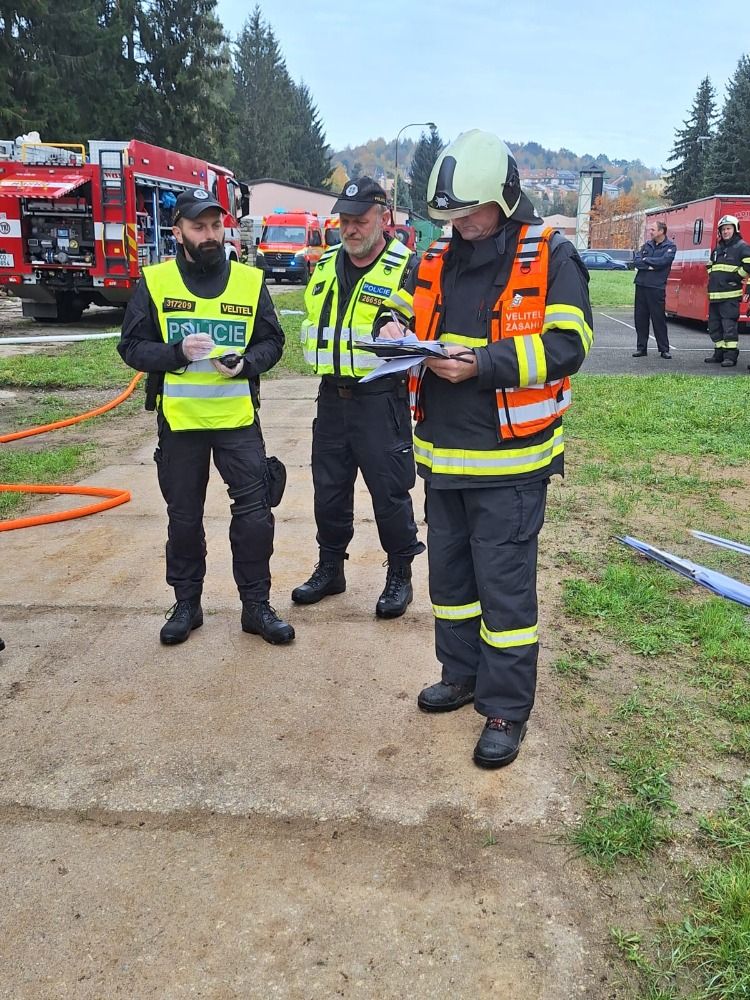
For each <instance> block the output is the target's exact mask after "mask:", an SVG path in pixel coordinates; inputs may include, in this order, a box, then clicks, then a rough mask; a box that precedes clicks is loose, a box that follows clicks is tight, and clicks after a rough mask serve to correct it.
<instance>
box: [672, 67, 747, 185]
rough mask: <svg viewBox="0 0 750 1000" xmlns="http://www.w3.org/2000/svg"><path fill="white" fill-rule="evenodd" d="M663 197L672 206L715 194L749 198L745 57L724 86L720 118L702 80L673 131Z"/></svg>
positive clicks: (707, 83)
mask: <svg viewBox="0 0 750 1000" xmlns="http://www.w3.org/2000/svg"><path fill="white" fill-rule="evenodd" d="M668 162H669V163H673V164H674V166H673V167H672V168H671V169H670V171H669V175H668V178H667V185H666V188H665V192H664V193H665V195H666V196H667V197H668V198H669V200H670V201H671V202H672V204H679V203H680V202H683V201H692V200H693V199H695V198H705V197H707V196H709V195H714V194H750V57H748V56H742V58H741V59H740V61H739V62H738V64H737V68H736V70H735V72H734V75H733V76H732V78H731V79H730V81H729V83H728V84H727V92H726V98H725V101H724V107H723V108H722V111H721V114H718V113H717V110H716V99H715V94H714V88H713V86H712V85H711V81H710V80H709V78H708V77H706V78H705V79H703V80H701V83H700V86H699V87H698V92H697V94H696V95H695V99H694V101H693V105H692V108H691V110H690V115H689V117H688V118H687V119H686V121H684V122H683V127H682V128H680V129H677V130H676V132H675V142H674V146H673V148H672V155H671V156H670V157H669V161H668Z"/></svg>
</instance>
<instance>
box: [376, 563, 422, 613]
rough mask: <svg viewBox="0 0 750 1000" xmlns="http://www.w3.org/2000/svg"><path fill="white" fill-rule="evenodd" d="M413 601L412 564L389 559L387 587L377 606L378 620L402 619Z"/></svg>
mask: <svg viewBox="0 0 750 1000" xmlns="http://www.w3.org/2000/svg"><path fill="white" fill-rule="evenodd" d="M413 599H414V591H413V590H412V586H411V563H410V562H397V561H396V560H390V559H389V560H388V574H387V576H386V578H385V587H384V588H383V593H382V594H381V595H380V597H379V598H378V603H377V604H376V605H375V614H376V615H377V616H378V618H400V617H401V615H402V614H403V613H404V611H406V609H407V607H408V606H409V605H410V604H411V602H412V600H413Z"/></svg>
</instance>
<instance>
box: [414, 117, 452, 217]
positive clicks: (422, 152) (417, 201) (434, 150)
mask: <svg viewBox="0 0 750 1000" xmlns="http://www.w3.org/2000/svg"><path fill="white" fill-rule="evenodd" d="M444 145H445V143H444V142H443V140H442V139H441V138H440V134H439V132H438V130H437V128H436V127H435V126H434V125H431V126H430V134H429V135H427V134H426V133H425V132H422V134H421V135H420V137H419V142H418V143H417V148H416V149H415V150H414V156H413V157H412V161H411V183H410V190H411V201H412V206H413V208H414V211H415V212H416V213H417V215H421V216H423V217H424V218H426V217H427V182H428V181H429V179H430V174H431V173H432V168H433V167H434V166H435V161H436V160H437V158H438V156H440V153H441V150H442V149H443V146H444Z"/></svg>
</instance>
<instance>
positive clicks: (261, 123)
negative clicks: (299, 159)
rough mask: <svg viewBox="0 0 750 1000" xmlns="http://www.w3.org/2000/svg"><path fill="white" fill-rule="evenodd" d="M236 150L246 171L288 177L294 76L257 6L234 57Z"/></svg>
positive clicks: (254, 175)
mask: <svg viewBox="0 0 750 1000" xmlns="http://www.w3.org/2000/svg"><path fill="white" fill-rule="evenodd" d="M234 74H235V103H234V106H233V117H234V118H235V120H236V123H237V137H238V138H237V153H238V161H239V169H240V174H241V176H244V177H247V178H260V177H275V178H278V179H279V180H285V179H287V178H286V176H285V174H286V170H287V162H286V153H287V150H288V148H289V132H290V131H291V127H290V122H289V105H290V103H291V100H292V81H291V79H290V77H289V73H288V72H287V68H286V64H285V63H284V60H283V58H282V55H281V52H280V50H279V45H278V42H277V41H276V38H275V37H274V34H273V32H272V31H271V29H270V28H269V27H267V25H266V24H265V22H264V21H263V18H262V16H261V12H260V7H256V8H255V10H254V11H253V13H252V14H251V15H250V17H249V18H248V19H247V21H246V22H245V25H244V27H243V29H242V31H241V32H240V35H239V38H238V39H237V46H236V50H235V59H234Z"/></svg>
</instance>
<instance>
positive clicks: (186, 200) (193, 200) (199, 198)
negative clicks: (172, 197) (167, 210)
mask: <svg viewBox="0 0 750 1000" xmlns="http://www.w3.org/2000/svg"><path fill="white" fill-rule="evenodd" d="M210 208H218V209H219V211H220V212H221V213H222V215H223V214H224V213H225V211H226V209H225V208H224V206H223V205H222V204H221V202H219V201H217V200H216V198H214V196H213V195H212V194H211V192H210V191H206V189H205V188H193V189H192V190H190V191H182V192H180V194H178V195H177V202H176V203H175V207H174V222H177V221H178V220H179V219H197V218H198V216H199V215H200V214H201V213H202V212H207V211H208V210H209V209H210Z"/></svg>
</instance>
